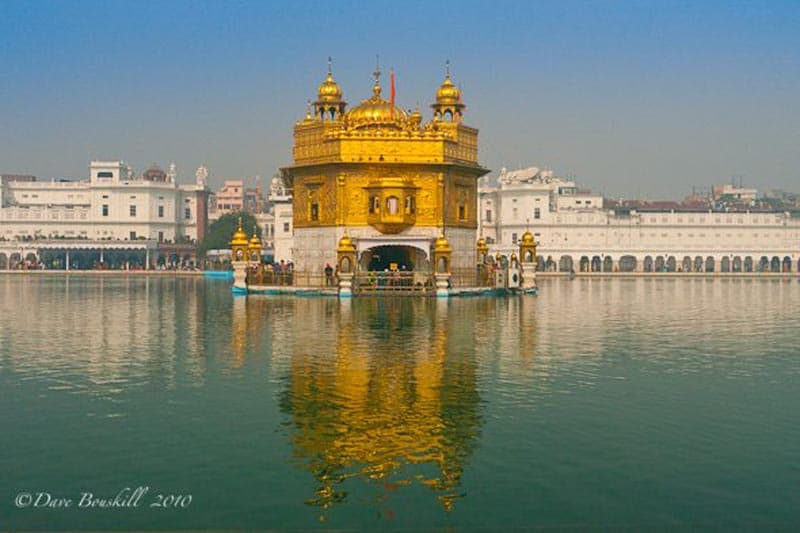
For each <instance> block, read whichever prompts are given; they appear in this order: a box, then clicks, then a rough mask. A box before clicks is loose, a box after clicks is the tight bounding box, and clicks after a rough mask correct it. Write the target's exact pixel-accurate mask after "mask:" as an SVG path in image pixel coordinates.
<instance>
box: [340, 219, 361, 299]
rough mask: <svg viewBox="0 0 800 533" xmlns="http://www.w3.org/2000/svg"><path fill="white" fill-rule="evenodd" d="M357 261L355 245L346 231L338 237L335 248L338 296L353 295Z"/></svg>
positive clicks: (346, 296)
mask: <svg viewBox="0 0 800 533" xmlns="http://www.w3.org/2000/svg"><path fill="white" fill-rule="evenodd" d="M356 263H357V257H356V246H355V244H353V240H352V239H351V238H350V237H348V235H347V232H345V234H344V236H343V237H342V238H341V239H339V246H338V247H337V248H336V264H337V266H338V268H337V270H338V273H339V298H350V297H351V296H352V295H353V277H354V276H355V268H356Z"/></svg>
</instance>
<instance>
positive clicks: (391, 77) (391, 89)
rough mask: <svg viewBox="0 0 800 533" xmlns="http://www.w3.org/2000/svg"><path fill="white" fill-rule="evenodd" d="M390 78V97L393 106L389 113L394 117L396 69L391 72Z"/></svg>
mask: <svg viewBox="0 0 800 533" xmlns="http://www.w3.org/2000/svg"><path fill="white" fill-rule="evenodd" d="M389 80H390V83H389V94H390V98H389V100H390V101H391V103H392V105H391V107H390V108H389V113H390V114H391V116H392V118H394V69H392V70H391V73H390V75H389Z"/></svg>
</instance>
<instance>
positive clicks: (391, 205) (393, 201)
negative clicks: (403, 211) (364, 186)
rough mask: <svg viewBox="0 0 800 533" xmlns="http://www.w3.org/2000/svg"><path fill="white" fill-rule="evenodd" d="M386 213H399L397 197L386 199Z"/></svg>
mask: <svg viewBox="0 0 800 533" xmlns="http://www.w3.org/2000/svg"><path fill="white" fill-rule="evenodd" d="M386 211H387V212H388V213H389V214H390V215H396V214H397V213H398V212H399V211H400V200H399V199H398V198H397V196H390V197H388V198H387V199H386Z"/></svg>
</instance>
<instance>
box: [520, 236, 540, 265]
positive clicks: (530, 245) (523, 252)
mask: <svg viewBox="0 0 800 533" xmlns="http://www.w3.org/2000/svg"><path fill="white" fill-rule="evenodd" d="M519 256H520V258H522V262H523V263H534V262H536V240H535V239H534V238H533V233H531V232H530V230H527V231H525V233H523V234H522V240H521V241H520V244H519Z"/></svg>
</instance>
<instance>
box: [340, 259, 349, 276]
mask: <svg viewBox="0 0 800 533" xmlns="http://www.w3.org/2000/svg"><path fill="white" fill-rule="evenodd" d="M339 271H340V272H343V273H345V274H347V273H348V272H350V258H349V257H347V256H344V257H342V262H341V263H340V264H339Z"/></svg>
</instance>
